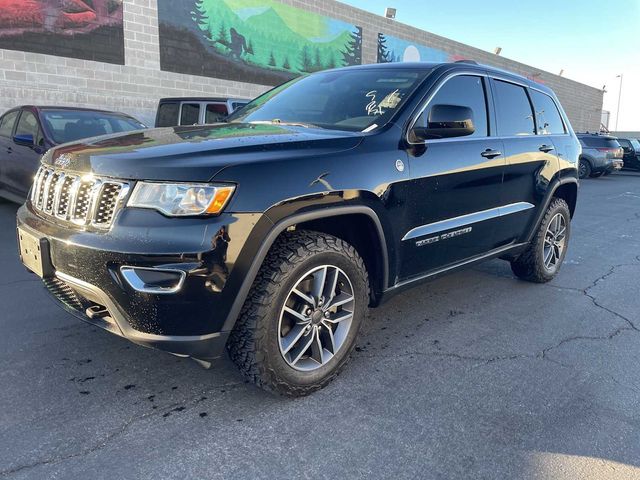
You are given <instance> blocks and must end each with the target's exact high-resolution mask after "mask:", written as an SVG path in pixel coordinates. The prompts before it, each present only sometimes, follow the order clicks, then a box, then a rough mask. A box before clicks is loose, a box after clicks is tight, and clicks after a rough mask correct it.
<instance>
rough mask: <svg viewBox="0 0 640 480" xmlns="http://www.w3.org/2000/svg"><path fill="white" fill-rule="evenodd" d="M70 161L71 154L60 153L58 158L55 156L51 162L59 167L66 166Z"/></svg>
mask: <svg viewBox="0 0 640 480" xmlns="http://www.w3.org/2000/svg"><path fill="white" fill-rule="evenodd" d="M70 163H71V156H70V155H68V154H66V153H63V154H62V155H60V156H59V157H58V158H56V160H55V162H53V164H54V165H55V166H56V167H60V168H66V167H68V166H69V164H70Z"/></svg>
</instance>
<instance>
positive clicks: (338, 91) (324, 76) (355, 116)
mask: <svg viewBox="0 0 640 480" xmlns="http://www.w3.org/2000/svg"><path fill="white" fill-rule="evenodd" d="M429 72H430V70H429V69H428V68H425V69H419V70H418V69H412V70H410V69H393V70H383V69H370V70H369V69H352V70H329V71H325V72H319V73H314V74H312V75H308V76H304V77H299V78H297V79H294V80H292V81H290V82H288V83H286V84H284V85H282V86H280V87H277V88H275V89H273V90H271V91H269V92H267V93H265V94H264V95H261V96H260V97H258V98H256V99H255V100H252V101H251V102H250V103H249V104H248V105H247V106H246V107H244V108H242V109H240V110H238V111H237V112H236V113H233V114H231V116H230V117H229V118H228V120H229V121H231V122H248V123H249V122H258V123H275V124H277V123H295V124H304V126H307V127H309V126H316V127H320V128H328V129H335V130H347V131H349V130H350V131H362V130H367V131H371V130H373V129H375V128H378V127H381V126H383V125H385V124H386V123H387V122H388V121H389V120H390V119H391V118H392V116H393V115H394V114H395V112H397V111H398V110H399V109H400V108H401V107H402V105H403V104H404V102H405V101H406V100H407V98H410V97H411V95H412V94H413V92H414V91H415V89H416V88H417V87H418V86H419V85H420V83H421V82H422V80H423V79H424V78H425V77H426V76H427V75H428V74H429Z"/></svg>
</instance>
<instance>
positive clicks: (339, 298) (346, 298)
mask: <svg viewBox="0 0 640 480" xmlns="http://www.w3.org/2000/svg"><path fill="white" fill-rule="evenodd" d="M352 300H353V295H349V294H348V293H341V294H340V295H336V296H335V297H333V300H332V301H331V302H329V303H328V304H327V307H326V308H337V307H340V306H342V305H345V304H347V303H349V302H351V301H352Z"/></svg>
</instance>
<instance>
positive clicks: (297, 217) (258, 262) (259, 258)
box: [222, 206, 389, 332]
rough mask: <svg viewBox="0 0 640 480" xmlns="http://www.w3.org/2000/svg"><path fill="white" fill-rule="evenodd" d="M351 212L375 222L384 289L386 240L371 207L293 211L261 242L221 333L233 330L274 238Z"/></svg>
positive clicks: (387, 262)
mask: <svg viewBox="0 0 640 480" xmlns="http://www.w3.org/2000/svg"><path fill="white" fill-rule="evenodd" d="M352 214H364V215H367V216H368V217H369V218H370V219H371V220H372V221H373V223H374V225H375V227H376V231H377V233H378V240H379V241H380V245H381V246H382V272H383V273H382V274H383V291H384V290H386V289H387V283H388V276H389V256H388V252H387V243H386V238H385V235H384V230H383V229H382V224H381V223H380V219H379V218H378V215H377V214H376V213H375V211H374V210H373V209H371V208H370V207H365V206H343V207H330V208H322V209H319V210H313V211H310V212H305V213H299V214H294V215H292V216H289V217H286V218H284V219H282V220H280V221H279V222H278V223H276V224H275V225H274V226H273V227H272V228H271V230H270V231H269V233H268V234H267V236H266V238H265V239H264V241H263V242H262V245H261V246H260V249H259V250H258V252H257V253H256V255H255V257H254V259H253V261H252V262H251V266H250V267H249V270H248V271H247V274H246V275H245V278H244V280H243V281H242V285H241V286H240V289H239V290H238V293H237V295H236V298H235V300H234V301H233V305H232V306H231V309H230V310H229V313H228V314H227V318H226V320H225V322H224V325H223V327H222V331H223V332H228V331H230V330H232V329H233V326H234V325H235V323H236V320H237V318H238V315H239V314H240V310H241V309H242V306H243V305H244V302H245V300H246V299H247V296H248V295H249V291H250V289H251V287H252V285H253V282H254V280H255V278H256V276H257V275H258V271H259V270H260V267H261V266H262V264H263V262H264V259H265V258H266V257H267V254H268V253H269V250H271V246H272V245H273V244H274V242H275V241H276V238H278V236H279V235H280V234H281V233H282V232H284V231H285V230H286V229H287V228H289V227H291V226H293V225H296V224H298V223H303V222H308V221H310V220H319V219H323V218H329V217H337V216H341V215H352Z"/></svg>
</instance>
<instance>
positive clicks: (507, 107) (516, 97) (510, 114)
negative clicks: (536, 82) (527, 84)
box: [495, 80, 536, 136]
mask: <svg viewBox="0 0 640 480" xmlns="http://www.w3.org/2000/svg"><path fill="white" fill-rule="evenodd" d="M495 87H496V113H497V117H498V135H501V136H512V135H535V133H536V132H535V129H534V126H533V111H532V110H531V103H529V97H528V96H527V92H526V91H525V89H524V88H523V87H521V86H519V85H514V84H513V83H507V82H501V81H500V80H496V81H495Z"/></svg>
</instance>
